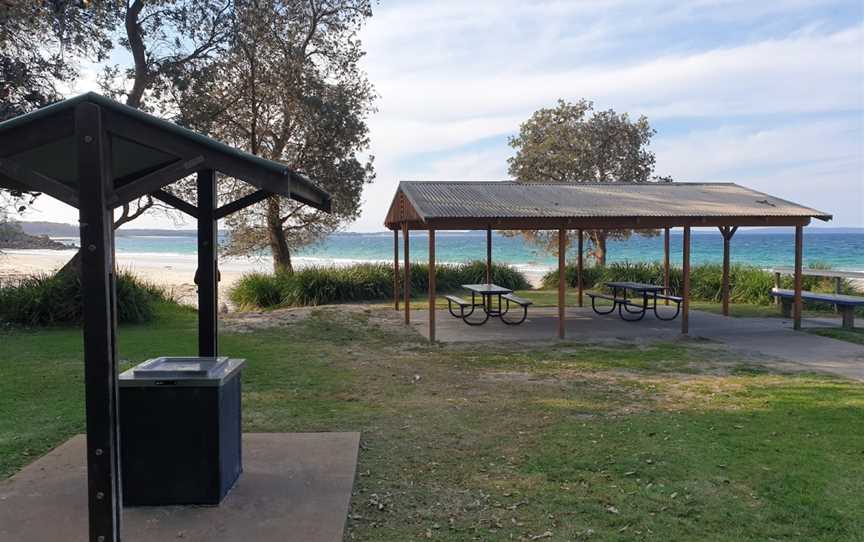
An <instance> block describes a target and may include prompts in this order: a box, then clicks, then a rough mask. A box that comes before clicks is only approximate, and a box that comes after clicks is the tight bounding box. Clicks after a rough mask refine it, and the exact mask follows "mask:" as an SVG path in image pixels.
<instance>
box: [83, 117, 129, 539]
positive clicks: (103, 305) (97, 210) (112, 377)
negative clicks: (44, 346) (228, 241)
mask: <svg viewBox="0 0 864 542" xmlns="http://www.w3.org/2000/svg"><path fill="white" fill-rule="evenodd" d="M75 141H76V145H77V154H78V180H79V184H80V187H79V190H80V207H79V216H80V221H81V225H80V229H81V292H82V295H81V299H82V306H83V328H84V382H85V391H84V395H85V404H86V411H87V498H88V501H87V504H88V509H89V513H90V514H89V520H90V521H89V525H90V541H91V542H118V541H119V540H120V513H121V511H122V495H121V492H120V446H119V431H118V412H117V395H118V394H117V321H116V314H117V310H116V294H115V284H114V232H113V227H114V224H113V213H112V212H111V209H109V208H108V206H107V204H106V200H107V192H108V190H109V183H110V182H111V179H110V174H109V171H110V163H109V158H108V157H109V156H110V153H109V148H108V145H109V142H108V140H107V137H106V136H105V132H104V131H103V129H102V119H101V113H100V109H99V107H98V106H97V105H94V104H90V103H83V104H81V105H78V106H77V107H76V108H75Z"/></svg>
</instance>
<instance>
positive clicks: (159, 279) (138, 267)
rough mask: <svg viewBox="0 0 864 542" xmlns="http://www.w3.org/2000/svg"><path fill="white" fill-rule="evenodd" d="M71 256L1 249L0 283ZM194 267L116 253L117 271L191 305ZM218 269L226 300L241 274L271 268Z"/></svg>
mask: <svg viewBox="0 0 864 542" xmlns="http://www.w3.org/2000/svg"><path fill="white" fill-rule="evenodd" d="M74 254H75V251H73V250H5V251H3V253H2V254H0V280H3V279H10V278H16V277H20V276H23V275H32V274H37V273H50V272H52V271H55V270H57V269H59V268H60V267H62V266H63V264H65V263H66V262H67V261H68V260H69V258H71V257H72V256H73V255H74ZM197 265H198V262H197V259H196V257H195V255H183V254H133V253H122V252H121V253H118V254H117V266H118V267H119V268H120V269H125V270H129V271H131V272H133V273H134V274H135V275H137V276H139V277H141V278H142V279H144V280H146V281H148V282H151V283H153V284H157V285H159V286H162V287H164V288H165V290H166V291H168V293H169V294H170V295H171V296H172V297H173V298H175V299H177V300H178V301H180V302H182V303H187V304H191V305H195V304H196V303H197V300H196V289H195V283H194V282H193V279H194V277H195V269H196V267H197ZM219 269H220V271H221V273H222V281H221V282H220V284H219V297H220V299H222V300H227V292H228V290H229V289H230V288H231V286H233V285H234V283H235V282H237V280H238V279H239V278H240V277H241V276H243V275H244V274H245V273H249V272H252V271H260V272H268V271H271V270H272V267H271V263H270V262H269V261H267V260H254V259H248V258H243V259H236V258H229V259H223V260H222V261H221V262H220V265H219Z"/></svg>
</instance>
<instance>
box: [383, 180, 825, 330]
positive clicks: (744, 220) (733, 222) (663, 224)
mask: <svg viewBox="0 0 864 542" xmlns="http://www.w3.org/2000/svg"><path fill="white" fill-rule="evenodd" d="M813 218H816V219H819V220H823V221H828V220H831V218H832V216H831V215H830V214H829V213H826V212H824V211H820V210H818V209H814V208H811V207H807V206H804V205H799V204H797V203H793V202H790V201H788V200H785V199H783V198H779V197H777V196H773V195H770V194H766V193H764V192H759V191H757V190H753V189H750V188H747V187H744V186H741V185H738V184H735V183H679V182H674V183H667V182H658V183H626V182H617V183H552V182H550V183H521V182H517V181H403V182H400V183H399V187H398V189H397V190H396V194H395V195H394V197H393V201H392V203H391V205H390V208H389V210H388V212H387V216H386V218H385V221H384V224H385V226H386V227H387V228H389V229H391V230H394V231H396V230H398V229H401V230H402V232H403V235H404V236H405V237H406V239H407V237H408V234H409V231H410V230H429V231H433V230H466V229H473V230H486V231H487V232H488V231H491V230H492V229H498V230H550V231H558V234H559V240H561V239H563V238H564V236H565V235H566V232H567V230H577V231H578V232H579V238H580V239H581V236H582V231H583V230H616V229H636V230H639V229H643V230H650V229H663V230H664V232H665V236H664V245H665V246H664V248H665V250H664V253H665V254H664V286H665V287H666V288H668V287H669V278H668V276H669V271H668V268H669V229H670V228H676V227H680V228H684V230H685V236H684V237H685V247H684V253H685V261H684V262H682V263H683V269H684V274H685V275H688V274H689V267H690V266H689V258H688V257H689V238H690V228H692V227H717V228H720V229H721V231H723V232H725V233H724V237H727V239H726V243H727V248H728V241H729V240H730V239H731V237H732V233H733V232H734V231H735V230H736V229H737V228H738V227H741V226H756V227H765V226H792V227H795V228H796V264H797V265H798V267H799V269H800V261H801V243H802V239H801V235H802V234H801V232H802V229H803V227H804V226H806V225H807V224H809V223H810V221H811V219H813ZM578 245H579V244H578V243H577V246H578ZM564 249H565V244H560V246H559V251H563V250H564ZM581 253H582V248H581V246H579V254H580V256H579V258H581ZM726 260H727V264H726V266H725V267H727V268H728V258H727V259H726ZM407 263H408V262H407V257H406V265H407ZM577 266H579V267H580V268H581V265H580V262H579V260H578V259H577ZM563 271H564V259H563V257H562V258H559V272H560V273H561V275H562V276H563ZM798 275H800V272H799V273H798ZM406 278H407V277H406ZM799 279H800V277H799ZM487 280H489V279H487ZM728 280H729V273H728V271H727V272H726V273H724V292H727V293H728V287H729V286H728ZM688 285H689V277H685V288H684V297H685V299H684V301H683V303H682V332H684V333H687V331H688V311H689V299H688V297H689V291H688V288H687V287H686V286H688ZM564 287H565V286H564V283H563V281H561V283H560V284H559V301H558V305H559V315H560V316H559V318H561V319H563V318H564V301H565V296H564ZM580 288H581V280H580ZM800 289H801V288H800V280H798V281H797V282H796V292H797V296H798V298H799V299H800ZM409 295H410V292H409V291H408V282H407V280H406V291H405V298H406V300H407V299H408V297H409ZM726 297H727V301H726V302H727V307H728V294H727V296H726ZM580 300H581V296H580ZM724 312H728V310H724ZM800 314H801V313H800V310H799V311H797V312H796V316H795V326H796V328H797V327H799V326H800ZM406 322H408V318H407V313H406ZM563 329H564V328H563V324H562V323H559V336H562V337H563Z"/></svg>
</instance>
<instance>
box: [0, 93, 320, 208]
mask: <svg viewBox="0 0 864 542" xmlns="http://www.w3.org/2000/svg"><path fill="white" fill-rule="evenodd" d="M84 104H90V105H93V106H96V107H98V108H99V109H100V112H101V115H100V116H101V125H102V128H103V129H104V130H105V141H104V142H103V147H104V148H103V152H104V153H105V162H106V164H107V165H108V167H109V171H108V172H107V176H108V180H109V182H108V187H107V188H108V193H107V194H106V196H107V198H108V202H109V205H111V206H114V207H116V206H119V205H122V204H123V203H127V202H129V201H132V200H135V199H136V198H138V197H140V196H144V195H146V194H150V193H153V192H155V191H157V190H159V189H161V188H163V187H164V186H166V185H168V184H171V183H172V182H174V181H177V180H179V179H182V178H183V177H185V176H187V175H189V174H191V173H194V172H196V171H200V170H205V169H212V170H216V171H219V172H221V173H223V174H225V175H228V176H231V177H235V178H238V179H241V180H244V181H247V182H248V183H250V184H251V185H253V186H255V187H257V188H259V189H262V190H266V191H268V192H270V193H273V194H278V195H281V196H285V197H290V198H292V199H295V200H298V201H302V202H304V203H307V204H309V205H312V206H314V207H316V208H319V209H322V210H325V211H329V210H330V195H329V194H327V192H325V191H324V190H321V189H320V188H318V187H317V186H315V184H314V183H313V182H312V181H311V180H309V179H308V178H307V177H305V176H304V175H302V174H300V173H297V172H295V171H292V170H291V169H289V168H288V167H286V166H285V165H284V164H280V163H278V162H273V161H271V160H265V159H263V158H260V157H258V156H254V155H252V154H249V153H246V152H243V151H241V150H238V149H235V148H233V147H230V146H228V145H225V144H224V143H221V142H219V141H216V140H214V139H211V138H209V137H206V136H204V135H201V134H199V133H197V132H194V131H192V130H188V129H186V128H183V127H181V126H178V125H176V124H174V123H171V122H168V121H166V120H164V119H161V118H159V117H156V116H154V115H150V114H147V113H144V112H142V111H139V110H137V109H134V108H131V107H128V106H126V105H123V104H120V103H117V102H115V101H113V100H110V99H108V98H105V97H103V96H100V95H99V94H95V93H92V92H90V93H87V94H82V95H80V96H77V97H75V98H70V99H68V100H64V101H61V102H58V103H56V104H54V105H51V106H48V107H44V108H42V109H39V110H37V111H34V112H32V113H28V114H26V115H21V116H19V117H16V118H13V119H10V120H7V121H5V122H2V123H0V187H3V188H8V189H12V190H21V191H38V192H43V193H45V194H48V195H51V196H53V197H55V198H57V199H59V200H61V201H64V202H66V203H68V204H70V205H73V206H75V207H78V203H77V188H78V186H79V185H80V182H81V180H80V178H79V176H80V169H79V167H78V166H79V163H78V161H79V155H78V152H77V148H78V147H77V143H78V142H77V141H76V139H75V122H74V114H75V109H76V108H77V107H78V106H80V105H84ZM91 137H93V136H91Z"/></svg>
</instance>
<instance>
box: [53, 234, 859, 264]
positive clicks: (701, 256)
mask: <svg viewBox="0 0 864 542" xmlns="http://www.w3.org/2000/svg"><path fill="white" fill-rule="evenodd" d="M57 240H60V241H64V242H69V243H75V242H77V239H71V238H57ZM221 242H223V243H224V242H225V237H224V234H223V236H222V239H221ZM116 246H117V252H118V253H121V254H122V253H126V254H128V255H132V254H135V255H136V256H137V257H141V258H146V257H148V256H150V257H153V258H154V259H156V258H160V259H161V258H164V257H168V256H173V257H177V256H186V257H190V256H192V255H193V254H195V250H196V243H195V237H194V236H193V235H190V234H188V233H186V232H184V234H179V235H159V236H153V235H146V236H145V235H118V236H117V238H116ZM691 246H692V250H691V258H692V263H693V264H700V263H709V262H711V263H716V262H720V261H722V257H723V239H722V237H721V235H720V232H719V231H717V230H713V231H711V230H694V231H693V236H692V245H691ZM492 247H493V253H492V257H493V259H494V260H495V261H496V262H500V263H506V264H509V265H512V266H514V267H516V268H519V269H522V270H524V271H528V272H542V271H546V270H549V269H552V268H554V266H555V265H556V262H557V259H556V258H555V257H554V256H552V255H550V254H548V253H545V252H543V251H542V250H539V249H538V248H537V247H535V246H532V245H530V244H528V243H526V242H525V241H523V240H522V238H520V237H506V236H503V235H501V234H499V233H493V239H492ZM586 247H587V243H586ZM671 247H672V253H671V259H672V262H673V265H674V264H675V263H676V262H680V261H681V232H680V231H674V230H673V232H672V236H671ZM794 247H795V244H794V233H793V232H792V230H791V229H783V230H777V231H766V230H756V231H747V230H741V231H739V232H738V233H737V234H736V235H735V237H734V238H733V239H732V244H731V256H732V262H733V263H741V264H750V265H755V266H759V267H763V268H768V267H774V266H791V265H792V264H793V259H794ZM401 251H402V241H401V238H400V258H401V256H402V255H401ZM436 251H437V254H436V255H437V258H438V261H439V263H457V262H466V261H470V260H483V259H485V257H486V233H485V232H483V231H467V232H438V234H437V244H436ZM607 252H608V255H607V259H608V261H609V262H624V261H629V262H650V261H661V260H662V259H663V237H662V235H660V236H657V237H644V236H641V235H634V236H632V237H631V238H630V239H628V240H623V241H610V242H609V244H608V247H607ZM427 258H428V237H427V235H426V233H425V232H420V231H418V232H412V233H411V260H412V261H426V259H427ZM255 259H257V260H259V261H260V260H261V259H265V260H266V259H267V257H266V256H262V255H256V256H255ZM392 259H393V234H392V233H391V232H380V233H336V234H333V235H330V236H329V237H328V238H327V239H325V240H324V241H322V242H320V243H317V244H315V245H312V246H308V247H305V248H303V249H301V250H299V251H297V253H296V254H295V255H294V262H295V263H296V264H297V265H298V266H307V265H346V264H350V263H355V262H392ZM587 261H589V260H586V262H587ZM817 263H818V264H826V265H829V266H831V267H832V268H834V269H843V270H849V271H864V233H837V232H831V231H826V232H820V231H819V230H818V229H813V230H805V234H804V265H805V266H806V265H813V264H817Z"/></svg>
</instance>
